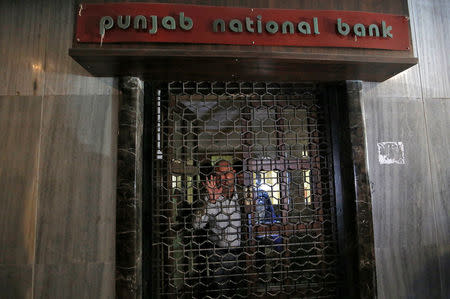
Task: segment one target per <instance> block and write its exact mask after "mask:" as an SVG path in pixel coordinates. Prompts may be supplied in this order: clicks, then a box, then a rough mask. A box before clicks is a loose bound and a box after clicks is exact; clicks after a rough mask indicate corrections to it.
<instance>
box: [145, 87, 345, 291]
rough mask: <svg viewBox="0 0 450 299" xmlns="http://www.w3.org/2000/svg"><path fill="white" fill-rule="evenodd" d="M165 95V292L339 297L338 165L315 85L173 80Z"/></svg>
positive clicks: (159, 172) (161, 194)
mask: <svg viewBox="0 0 450 299" xmlns="http://www.w3.org/2000/svg"><path fill="white" fill-rule="evenodd" d="M156 100H157V105H155V107H156V108H155V111H154V113H155V114H156V117H154V118H153V119H154V120H155V123H154V124H153V125H154V126H155V127H157V128H158V129H157V136H154V138H155V140H157V142H156V146H157V149H156V150H155V152H156V153H157V154H156V155H155V157H154V160H153V176H152V177H153V184H154V186H156V188H155V192H154V194H153V197H152V201H153V202H152V228H153V232H152V236H151V237H152V250H153V254H152V256H153V261H152V272H153V273H155V274H154V277H156V278H155V280H154V281H155V285H154V287H156V288H157V291H158V292H157V293H158V294H159V296H160V297H169V298H220V297H223V298H231V297H233V298H246V297H262V298H264V297H277V298H284V297H285V298H305V297H314V298H331V297H335V296H336V294H337V289H338V287H339V284H340V281H339V278H338V277H337V275H336V273H337V271H336V265H337V244H336V224H335V219H334V215H335V203H334V196H333V184H332V181H333V180H332V179H333V177H332V169H331V165H332V164H331V154H330V143H329V136H328V123H327V121H326V114H325V109H324V107H323V106H322V104H321V103H320V101H319V100H318V96H317V88H316V86H315V85H314V84H288V83H264V82H261V83H244V82H242V83H238V82H171V83H168V84H163V85H161V88H160V89H159V90H158V92H157V99H156ZM211 186H213V187H211ZM211 190H215V191H214V192H216V193H214V192H213V191H211ZM218 190H220V191H218ZM215 194H217V196H216V195H215Z"/></svg>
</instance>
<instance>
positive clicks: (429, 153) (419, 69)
mask: <svg viewBox="0 0 450 299" xmlns="http://www.w3.org/2000/svg"><path fill="white" fill-rule="evenodd" d="M417 1H418V0H408V7H410V8H411V10H413V9H414V11H412V13H413V14H412V15H413V16H414V18H410V22H411V24H412V25H413V26H414V36H413V38H414V41H413V43H414V48H415V49H416V53H417V57H418V58H420V57H421V54H422V53H421V52H420V48H419V47H418V41H419V39H418V37H417V28H418V24H417V20H416V18H415V16H416V15H417V14H416V10H415V8H416V7H415V6H413V5H411V4H412V2H414V3H415V4H417ZM410 16H411V14H410ZM417 68H418V72H419V84H420V96H421V101H422V110H423V119H424V123H425V134H426V142H427V151H428V171H429V173H430V180H431V190H432V192H431V198H432V199H433V200H432V204H431V206H432V209H433V223H434V241H435V244H436V249H435V250H436V255H437V259H438V271H439V272H438V273H439V284H440V292H441V295H443V294H444V282H443V280H442V273H441V259H440V257H439V254H437V253H438V252H437V250H438V239H437V234H438V229H437V223H436V197H435V196H434V191H435V190H434V186H433V182H434V177H433V172H432V161H431V149H430V134H429V128H428V121H427V115H426V110H425V98H424V91H423V89H424V87H423V79H422V72H421V64H420V59H419V62H418V64H417Z"/></svg>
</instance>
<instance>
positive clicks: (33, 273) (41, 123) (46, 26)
mask: <svg viewBox="0 0 450 299" xmlns="http://www.w3.org/2000/svg"><path fill="white" fill-rule="evenodd" d="M42 8H43V10H42V15H44V16H45V9H47V10H48V11H47V12H48V14H49V15H48V16H47V18H46V19H47V20H46V21H47V22H46V23H45V24H44V25H43V27H44V29H43V32H48V31H49V28H50V12H51V11H50V9H49V6H46V5H43V6H42ZM43 42H44V45H45V48H44V49H45V50H44V56H43V68H42V72H43V76H42V80H43V83H42V94H41V111H40V115H41V116H40V120H39V142H38V153H37V168H36V195H35V198H36V207H35V214H34V248H33V264H32V267H31V298H32V299H34V298H35V287H36V282H35V281H36V256H37V244H38V240H37V239H38V231H39V230H38V215H39V214H38V211H39V202H40V179H41V178H40V168H41V148H42V139H43V127H44V100H45V95H46V88H47V51H48V50H47V44H48V34H47V35H45V40H44V41H43Z"/></svg>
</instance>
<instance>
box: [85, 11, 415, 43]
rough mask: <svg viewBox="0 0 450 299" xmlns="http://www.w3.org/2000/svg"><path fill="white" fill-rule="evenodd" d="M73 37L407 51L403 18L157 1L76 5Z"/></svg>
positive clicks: (96, 40) (95, 40) (87, 40)
mask: <svg viewBox="0 0 450 299" xmlns="http://www.w3.org/2000/svg"><path fill="white" fill-rule="evenodd" d="M76 40H77V42H79V43H98V44H104V43H194V44H228V45H249V46H299V47H345V48H368V49H386V50H403V51H407V50H409V49H410V36H409V20H408V18H407V17H405V16H399V15H390V14H380V13H370V12H355V11H331V10H293V9H264V8H238V7H219V6H200V5H185V4H161V3H106V4H81V5H80V7H79V11H78V15H77V27H76Z"/></svg>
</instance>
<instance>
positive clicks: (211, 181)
mask: <svg viewBox="0 0 450 299" xmlns="http://www.w3.org/2000/svg"><path fill="white" fill-rule="evenodd" d="M203 185H204V186H205V187H206V190H208V198H209V201H210V202H211V203H216V200H217V199H219V197H220V196H221V195H222V186H220V187H218V186H217V182H216V179H215V177H214V176H212V175H211V176H210V177H209V178H207V179H206V183H203Z"/></svg>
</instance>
